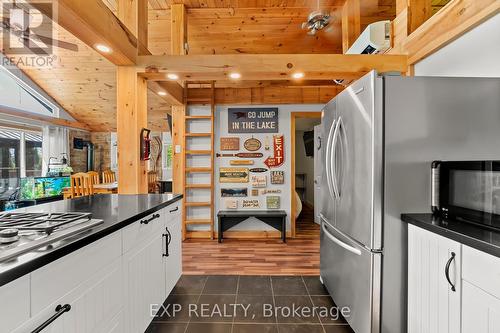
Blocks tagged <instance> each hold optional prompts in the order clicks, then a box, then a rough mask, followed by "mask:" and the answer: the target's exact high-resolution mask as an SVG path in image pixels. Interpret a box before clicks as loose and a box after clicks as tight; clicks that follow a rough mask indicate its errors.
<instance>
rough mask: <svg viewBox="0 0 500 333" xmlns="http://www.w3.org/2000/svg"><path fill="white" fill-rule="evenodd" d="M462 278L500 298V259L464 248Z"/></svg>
mask: <svg viewBox="0 0 500 333" xmlns="http://www.w3.org/2000/svg"><path fill="white" fill-rule="evenodd" d="M462 260H463V263H462V265H463V268H462V269H463V271H462V278H463V279H464V280H466V281H469V282H470V283H472V284H473V285H475V286H477V287H479V288H481V289H483V290H485V291H486V292H488V293H490V294H491V295H493V296H495V297H497V298H500V283H499V281H500V258H498V257H495V256H492V255H490V254H487V253H484V252H482V251H479V250H476V249H473V248H471V247H468V246H465V245H464V246H463V259H462Z"/></svg>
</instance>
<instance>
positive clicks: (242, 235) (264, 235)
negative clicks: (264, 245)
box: [186, 230, 293, 239]
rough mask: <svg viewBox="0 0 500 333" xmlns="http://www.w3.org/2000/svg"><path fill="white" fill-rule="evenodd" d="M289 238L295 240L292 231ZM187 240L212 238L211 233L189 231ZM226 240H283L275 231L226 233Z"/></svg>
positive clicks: (216, 235) (288, 234)
mask: <svg viewBox="0 0 500 333" xmlns="http://www.w3.org/2000/svg"><path fill="white" fill-rule="evenodd" d="M213 235H214V238H217V237H218V235H219V233H218V232H214V233H213ZM286 237H287V238H293V237H292V233H291V232H290V231H287V232H286ZM186 238H191V239H194V238H210V231H188V232H187V233H186ZM224 238H228V239H281V232H280V231H274V230H269V231H268V230H262V231H252V230H249V231H224Z"/></svg>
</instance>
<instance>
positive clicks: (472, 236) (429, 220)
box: [401, 214, 500, 257]
mask: <svg viewBox="0 0 500 333" xmlns="http://www.w3.org/2000/svg"><path fill="white" fill-rule="evenodd" d="M401 219H402V220H403V221H404V222H406V223H409V224H413V225H415V226H417V227H420V228H422V229H426V230H428V231H431V232H434V233H436V234H439V235H441V236H443V237H447V238H450V239H453V240H455V241H457V242H459V243H462V244H465V245H467V246H470V247H472V248H475V249H477V250H480V251H484V252H486V253H489V254H491V255H494V256H496V257H500V232H494V231H489V230H487V229H484V228H481V227H477V226H474V225H472V224H468V223H466V222H461V221H456V220H449V219H443V218H440V217H436V216H434V215H432V214H402V215H401Z"/></svg>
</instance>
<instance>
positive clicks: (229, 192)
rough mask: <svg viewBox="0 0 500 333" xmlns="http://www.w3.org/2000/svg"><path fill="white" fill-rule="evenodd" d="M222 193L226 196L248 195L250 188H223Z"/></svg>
mask: <svg viewBox="0 0 500 333" xmlns="http://www.w3.org/2000/svg"><path fill="white" fill-rule="evenodd" d="M220 194H221V196H222V197H223V198H225V197H246V196H248V189H247V188H246V187H240V188H221V189H220Z"/></svg>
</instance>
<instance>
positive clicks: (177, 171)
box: [172, 105, 186, 193]
mask: <svg viewBox="0 0 500 333" xmlns="http://www.w3.org/2000/svg"><path fill="white" fill-rule="evenodd" d="M185 116H186V107H185V106H184V105H182V106H172V147H173V157H172V190H173V192H174V193H184V179H185V172H184V170H185V168H186V166H185V165H184V161H185V158H184V156H185V152H184V151H185V147H184V144H185V142H184V137H185V133H186V129H185V127H186V126H185V119H184V117H185ZM177 151H178V152H177Z"/></svg>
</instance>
